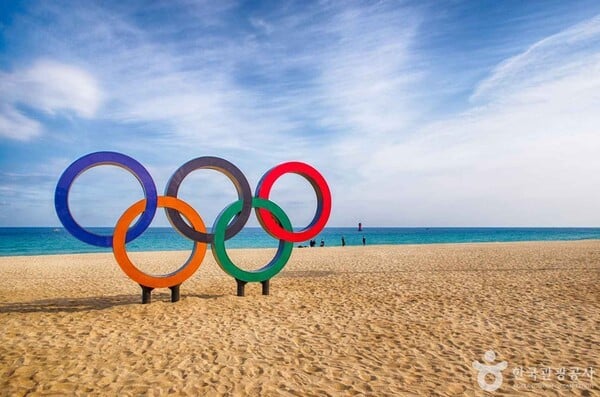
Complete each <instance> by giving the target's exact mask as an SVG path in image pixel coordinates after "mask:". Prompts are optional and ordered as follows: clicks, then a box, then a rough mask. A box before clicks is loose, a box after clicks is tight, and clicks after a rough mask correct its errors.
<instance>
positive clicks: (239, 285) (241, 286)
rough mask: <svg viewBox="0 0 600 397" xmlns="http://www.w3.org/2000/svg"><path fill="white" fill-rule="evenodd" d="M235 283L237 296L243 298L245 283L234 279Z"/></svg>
mask: <svg viewBox="0 0 600 397" xmlns="http://www.w3.org/2000/svg"><path fill="white" fill-rule="evenodd" d="M235 282H236V283H237V296H244V287H245V286H246V281H242V280H238V279H237V278H236V279H235Z"/></svg>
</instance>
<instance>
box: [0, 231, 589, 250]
mask: <svg viewBox="0 0 600 397" xmlns="http://www.w3.org/2000/svg"><path fill="white" fill-rule="evenodd" d="M90 230H91V231H93V232H95V233H99V234H105V235H109V234H110V233H112V228H91V229H90ZM342 236H343V237H344V239H345V240H346V244H347V245H362V238H363V237H364V238H365V240H366V244H368V245H371V244H434V243H473V242H505V241H551V240H557V241H559V240H585V239H600V228H438V227H432V228H401V227H391V228H389V227H373V228H363V231H362V232H358V231H357V229H356V228H340V227H330V228H325V230H324V231H323V232H322V233H320V234H319V235H318V236H317V237H316V238H315V239H316V241H317V246H318V245H319V243H320V241H321V240H323V241H324V243H325V246H340V245H341V238H342ZM192 244H193V243H192V242H191V241H190V240H188V239H186V238H184V237H182V236H180V235H179V234H178V233H177V232H175V230H173V229H172V228H169V227H166V228H149V229H148V230H147V231H146V232H145V233H144V234H142V235H141V236H140V237H139V238H137V239H136V240H134V241H132V242H131V243H128V244H127V250H128V251H174V250H189V249H191V248H192ZM298 245H308V242H304V243H296V244H295V246H298ZM226 246H227V248H267V247H276V246H277V241H276V240H274V239H273V238H271V237H270V236H269V235H268V234H266V232H265V231H264V230H263V229H262V228H260V227H247V228H244V229H243V230H242V231H241V232H240V233H239V234H238V235H237V236H235V237H233V238H232V239H230V240H228V241H227V242H226ZM110 251H111V249H110V248H100V247H94V246H91V245H88V244H85V243H83V242H81V241H79V240H77V239H76V238H75V237H73V236H71V235H70V234H69V233H68V232H67V231H66V230H65V229H63V228H46V227H40V228H0V256H15V255H48V254H70V253H86V252H110Z"/></svg>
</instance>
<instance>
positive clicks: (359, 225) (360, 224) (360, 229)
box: [358, 222, 362, 232]
mask: <svg viewBox="0 0 600 397" xmlns="http://www.w3.org/2000/svg"><path fill="white" fill-rule="evenodd" d="M358 231H359V232H362V223H361V222H358Z"/></svg>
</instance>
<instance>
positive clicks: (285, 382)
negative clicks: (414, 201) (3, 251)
mask: <svg viewBox="0 0 600 397" xmlns="http://www.w3.org/2000/svg"><path fill="white" fill-rule="evenodd" d="M273 252H274V250H270V249H256V250H232V251H231V256H232V257H233V258H234V260H236V261H238V263H240V264H242V265H243V266H245V267H246V268H252V267H253V266H257V265H260V264H262V263H264V262H266V261H267V260H268V259H269V258H270V257H271V255H272V254H273ZM188 255H189V252H150V253H137V254H132V257H133V258H134V260H135V262H136V263H137V264H139V267H140V268H142V269H144V270H145V271H147V272H156V273H164V272H168V271H172V270H174V269H176V268H177V267H178V266H179V265H180V264H181V263H183V262H184V261H185V260H186V258H187V257H188ZM599 281H600V241H579V242H536V243H495V244H455V245H451V244H447V245H443V244H440V245H421V246H417V245H406V246H367V247H344V248H341V247H331V248H305V249H297V248H296V249H294V252H293V253H292V258H291V260H290V262H289V263H288V265H287V266H286V268H285V269H284V270H283V272H281V273H280V274H279V275H278V276H277V277H275V278H274V279H273V280H272V281H271V295H269V296H262V295H261V289H260V284H249V285H248V286H247V287H246V296H245V297H237V296H236V295H235V292H236V285H235V281H234V280H233V279H232V278H231V277H229V276H228V275H226V274H225V273H223V272H222V271H221V269H220V268H219V267H218V266H217V265H216V264H215V262H214V259H213V258H212V255H211V254H210V251H209V252H208V253H207V256H206V259H205V260H204V262H203V264H202V266H201V267H200V269H199V271H198V272H197V273H196V274H194V276H192V278H190V279H189V280H188V281H187V282H185V283H184V284H183V286H182V287H181V301H179V302H177V303H171V302H170V295H169V290H168V289H162V290H156V291H155V292H154V293H153V297H152V299H153V301H152V303H151V304H148V305H142V304H140V299H141V291H140V288H139V286H138V285H136V284H135V283H134V282H132V281H131V280H129V279H128V278H127V277H126V276H125V275H124V274H123V273H122V271H121V269H120V268H119V267H118V266H117V264H116V263H115V261H114V259H113V256H112V254H83V255H53V256H35V257H0V394H1V395H6V396H9V395H10V396H20V395H119V396H128V395H131V396H133V395H150V396H153V395H167V394H175V395H255V396H258V395H260V396H265V395H266V396H269V395H282V396H287V395H289V396H324V395H325V396H326V395H331V396H338V395H341V396H347V395H374V396H382V395H393V396H398V395H400V396H404V395H406V396H410V395H414V396H423V395H442V396H450V395H469V396H481V395H484V394H485V395H499V396H505V395H519V394H525V393H526V394H527V395H532V396H538V395H539V396H542V395H544V396H546V395H550V396H570V395H577V396H593V395H600V388H599V387H598V380H599V379H600V347H599V346H600V331H599V330H600V283H599ZM489 350H492V351H494V353H495V355H496V357H495V361H494V362H493V363H491V364H490V365H496V364H498V363H500V362H506V368H505V369H504V370H503V371H501V374H502V383H501V385H500V386H499V388H498V389H497V390H496V391H494V392H493V393H492V392H489V393H486V392H484V391H483V389H482V388H481V387H480V385H479V383H478V380H477V375H478V371H477V370H476V369H475V368H474V367H473V362H474V361H479V362H480V363H485V361H484V354H485V353H486V352H487V351H489ZM548 369H549V370H548ZM521 370H522V371H521ZM563 370H564V371H563ZM486 379H487V380H486V382H487V384H491V383H492V382H493V381H494V380H495V378H494V377H491V376H490V375H488V377H487V378H486Z"/></svg>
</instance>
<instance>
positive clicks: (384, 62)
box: [0, 1, 600, 226]
mask: <svg viewBox="0 0 600 397" xmlns="http://www.w3.org/2000/svg"><path fill="white" fill-rule="evenodd" d="M123 3H125V4H123ZM599 92H600V3H598V2H594V1H578V2H561V1H529V2H522V1H514V2H513V1H484V2H473V1H448V2H439V1H431V2H422V1H414V2H411V1H407V2H346V1H341V2H285V1H273V2H228V1H223V2H212V1H206V2H202V1H165V2H146V1H139V2H136V1H130V2H119V1H115V2H111V1H102V2H93V1H90V2H63V1H52V2H45V1H23V2H19V1H7V2H3V5H2V9H1V10H0V226H55V225H58V224H59V222H58V219H57V217H56V215H55V214H54V206H53V193H54V187H55V185H56V182H57V180H58V178H59V176H60V174H61V173H62V171H63V170H64V169H65V168H66V167H67V166H68V165H69V164H70V163H71V162H72V161H74V160H75V159H77V158H79V157H80V156H82V155H84V154H86V153H89V152H94V151H99V150H114V151H119V152H122V153H125V154H128V155H130V156H132V157H134V158H136V159H137V160H139V161H140V162H142V164H144V165H145V166H146V167H147V168H148V169H149V170H150V172H151V174H152V175H153V177H154V179H155V182H156V185H157V188H158V189H159V191H163V190H164V187H165V184H166V182H167V180H168V178H169V176H170V175H171V173H172V172H173V171H174V170H175V169H177V168H178V167H179V166H180V165H181V164H183V163H184V162H185V161H187V160H189V159H192V158H194V157H198V156H206V155H212V156H220V157H224V158H226V159H228V160H230V161H232V162H233V163H234V164H236V165H237V166H238V167H239V168H240V169H242V171H243V172H244V173H245V174H246V175H247V177H248V179H249V182H250V184H251V186H252V187H253V189H254V187H255V186H256V183H257V182H258V180H259V179H260V177H261V176H262V174H263V173H264V172H265V171H267V170H268V169H269V168H271V167H273V166H274V165H276V164H278V163H281V162H284V161H289V160H300V161H304V162H308V163H310V164H312V165H313V166H315V167H316V168H317V169H319V170H320V171H321V172H322V173H323V175H324V176H325V177H326V179H327V180H328V181H329V184H330V187H331V190H332V194H333V199H334V203H333V211H332V215H331V219H330V222H329V225H330V226H353V225H355V224H356V223H357V222H358V221H362V222H363V224H365V225H370V226H598V225H600V205H599V204H598V200H599V198H600V185H598V184H597V183H596V181H597V176H598V174H599V172H600V156H599V155H598V153H599V150H600V133H599V132H600V131H599V126H600V111H599V110H598V109H600V107H599V106H598V105H600V94H599ZM181 197H182V198H183V199H184V200H186V201H188V202H190V203H191V204H192V205H193V206H194V207H195V208H196V210H197V211H198V212H199V213H200V215H201V216H202V217H203V218H204V219H205V221H206V223H207V224H208V225H210V224H212V222H213V220H214V218H215V217H216V216H217V214H218V213H219V212H220V210H221V209H222V208H223V207H224V206H226V205H227V204H228V203H229V202H231V201H233V200H235V198H236V196H235V193H234V189H233V187H232V186H231V184H230V183H229V182H228V181H227V179H226V178H225V177H224V176H222V175H219V174H218V173H215V172H210V171H197V172H195V173H193V174H192V175H190V177H189V178H188V179H186V181H185V182H184V185H183V186H182V190H181ZM139 198H142V191H141V188H140V187H139V185H138V183H137V181H136V180H135V178H134V177H133V176H131V175H129V174H128V173H126V172H125V171H122V170H119V169H117V168H116V167H108V166H107V167H98V168H94V169H92V170H90V171H88V172H87V173H85V174H84V175H82V176H81V177H80V178H79V179H78V180H77V181H76V183H75V184H74V186H73V189H72V194H71V200H70V203H71V206H72V209H73V213H74V215H75V217H76V219H77V220H78V221H79V222H80V223H81V224H82V225H85V226H112V225H114V223H115V222H116V220H117V219H118V217H119V216H120V214H121V213H122V212H123V211H124V210H125V209H126V208H127V207H128V206H129V205H131V204H132V203H133V202H135V201H136V200H138V199H139ZM272 198H273V200H274V201H276V202H278V203H279V204H280V205H281V206H282V207H283V208H284V209H285V210H286V211H287V212H288V213H289V214H290V217H291V219H292V221H293V222H294V224H295V225H297V226H301V225H302V224H305V223H307V222H308V221H309V220H310V219H311V218H312V213H313V211H314V208H315V205H316V204H315V198H314V194H313V193H312V190H311V189H310V187H309V185H308V184H307V183H306V182H305V181H304V180H303V179H301V178H300V177H296V176H293V175H287V176H284V177H282V178H281V180H280V181H278V183H277V184H276V185H275V188H274V192H273V196H272ZM166 224H167V223H166V220H165V217H164V216H158V217H157V219H156V220H155V222H154V223H153V225H155V226H164V225H166ZM251 224H252V225H256V222H255V221H252V223H251Z"/></svg>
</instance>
